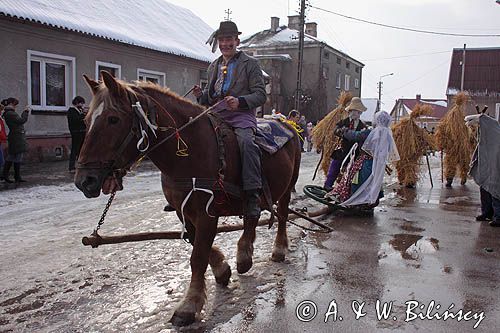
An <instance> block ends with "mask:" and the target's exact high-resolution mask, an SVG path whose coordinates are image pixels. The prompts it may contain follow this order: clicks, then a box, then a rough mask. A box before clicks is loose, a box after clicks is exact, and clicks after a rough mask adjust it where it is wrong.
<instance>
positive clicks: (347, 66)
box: [345, 61, 351, 69]
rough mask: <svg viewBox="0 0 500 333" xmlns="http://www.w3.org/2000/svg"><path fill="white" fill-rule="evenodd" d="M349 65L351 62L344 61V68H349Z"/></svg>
mask: <svg viewBox="0 0 500 333" xmlns="http://www.w3.org/2000/svg"><path fill="white" fill-rule="evenodd" d="M349 67H351V63H349V62H348V61H346V62H345V68H347V69H349Z"/></svg>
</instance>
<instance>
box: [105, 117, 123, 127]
mask: <svg viewBox="0 0 500 333" xmlns="http://www.w3.org/2000/svg"><path fill="white" fill-rule="evenodd" d="M119 121H120V118H118V117H115V116H109V117H108V123H109V124H111V125H114V124H117V123H118V122H119Z"/></svg>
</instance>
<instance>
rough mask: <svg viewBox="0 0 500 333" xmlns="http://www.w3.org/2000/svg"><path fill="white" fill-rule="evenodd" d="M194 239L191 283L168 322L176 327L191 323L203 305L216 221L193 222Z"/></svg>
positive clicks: (210, 219) (208, 219) (202, 220)
mask: <svg viewBox="0 0 500 333" xmlns="http://www.w3.org/2000/svg"><path fill="white" fill-rule="evenodd" d="M193 224H194V226H195V228H196V237H195V240H194V244H193V252H192V253H191V260H190V262H191V282H190V284H189V288H188V290H187V293H186V295H185V296H184V299H183V300H182V302H181V303H180V304H179V306H178V307H177V309H176V310H175V312H174V315H173V316H172V319H171V320H170V321H171V322H172V324H174V325H176V326H185V325H189V324H191V323H193V322H194V321H195V319H196V314H197V313H199V312H200V311H201V309H202V308H203V305H204V304H205V300H206V294H205V271H206V270H207V266H208V262H209V257H210V253H211V248H212V244H213V241H214V238H215V234H216V232H217V219H216V218H210V217H208V216H206V217H202V218H198V219H197V220H193Z"/></svg>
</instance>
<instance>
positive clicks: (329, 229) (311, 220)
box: [288, 208, 333, 231]
mask: <svg viewBox="0 0 500 333" xmlns="http://www.w3.org/2000/svg"><path fill="white" fill-rule="evenodd" d="M288 211H289V212H290V213H292V214H295V215H298V216H300V217H301V218H303V219H304V220H307V221H309V222H311V223H312V224H315V225H317V226H319V227H321V228H323V229H326V230H328V231H333V229H332V228H330V227H329V226H327V225H326V224H323V223H320V222H317V221H315V220H313V219H312V218H310V217H309V216H307V215H305V214H302V213H300V212H297V211H296V210H293V209H291V208H288Z"/></svg>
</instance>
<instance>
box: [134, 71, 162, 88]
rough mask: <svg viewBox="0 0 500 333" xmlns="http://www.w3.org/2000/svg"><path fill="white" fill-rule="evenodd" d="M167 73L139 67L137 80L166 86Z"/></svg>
mask: <svg viewBox="0 0 500 333" xmlns="http://www.w3.org/2000/svg"><path fill="white" fill-rule="evenodd" d="M166 76H167V75H166V74H165V73H163V72H156V71H150V70H147V69H142V68H137V80H139V81H147V82H152V83H156V84H158V85H160V86H162V87H164V86H165V78H166Z"/></svg>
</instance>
